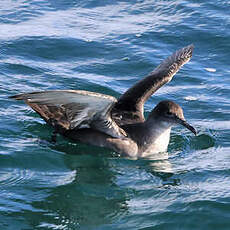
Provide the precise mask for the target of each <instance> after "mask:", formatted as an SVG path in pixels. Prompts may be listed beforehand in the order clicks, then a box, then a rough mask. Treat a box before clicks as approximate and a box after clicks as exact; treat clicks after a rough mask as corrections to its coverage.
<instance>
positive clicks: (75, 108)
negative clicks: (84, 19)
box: [11, 45, 196, 156]
mask: <svg viewBox="0 0 230 230" xmlns="http://www.w3.org/2000/svg"><path fill="white" fill-rule="evenodd" d="M192 51H193V45H190V46H187V47H185V48H182V49H180V50H178V51H177V52H175V53H174V54H172V55H171V56H170V57H168V58H167V59H165V60H164V61H163V62H162V63H161V64H160V65H159V66H158V67H157V68H156V69H155V70H154V71H153V72H151V73H150V74H149V75H148V76H147V77H146V78H144V79H142V80H140V81H139V82H137V83H136V84H135V85H134V86H133V87H131V88H130V89H128V90H127V91H126V92H125V93H124V94H123V95H122V96H121V97H120V98H119V99H118V100H117V99H116V98H114V97H112V96H108V95H104V94H100V93H94V92H88V91H82V90H53V91H44V92H33V93H25V94H20V95H16V96H12V97H11V98H14V99H16V100H23V101H24V102H25V103H26V104H28V105H29V106H30V107H31V108H32V109H34V110H35V111H36V112H37V113H38V114H39V115H40V116H41V117H42V118H43V119H44V120H45V121H46V122H47V123H48V124H49V125H51V126H52V127H53V128H54V130H55V132H58V133H60V134H62V135H64V136H66V137H68V138H71V139H73V140H75V141H78V142H83V143H87V144H91V145H97V146H101V147H107V148H110V149H113V150H114V151H116V152H119V153H122V154H126V155H129V156H145V155H148V154H151V153H154V152H161V151H166V150H167V146H168V142H169V138H170V130H171V127H172V126H174V125H176V124H181V125H183V126H185V127H186V128H188V129H189V130H190V131H192V132H193V133H194V134H196V131H195V129H194V128H193V127H192V126H190V125H189V124H188V123H187V122H186V121H185V119H184V115H183V111H182V108H181V107H180V106H179V105H177V104H176V103H174V102H172V101H162V102H160V103H159V104H158V105H157V106H156V107H155V108H154V109H153V110H152V112H151V113H150V114H149V117H148V118H147V120H145V118H144V103H145V101H146V100H147V99H148V98H149V97H150V96H151V95H152V94H153V93H154V92H156V91H157V90H158V89H159V88H160V87H161V86H163V85H164V84H166V83H167V82H169V81H170V80H171V79H172V77H173V76H174V75H175V73H176V72H177V71H178V70H179V69H180V67H181V66H182V65H184V64H185V63H186V62H188V61H189V60H190V58H191V57H192Z"/></svg>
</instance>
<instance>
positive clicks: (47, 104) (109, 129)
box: [10, 90, 126, 137]
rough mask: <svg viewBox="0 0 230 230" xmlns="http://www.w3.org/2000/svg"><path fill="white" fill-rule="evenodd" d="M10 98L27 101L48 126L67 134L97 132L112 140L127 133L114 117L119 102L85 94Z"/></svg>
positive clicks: (54, 92) (46, 93)
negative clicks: (85, 129) (113, 113)
mask: <svg viewBox="0 0 230 230" xmlns="http://www.w3.org/2000/svg"><path fill="white" fill-rule="evenodd" d="M10 98H14V99H16V100H24V101H25V103H26V104H28V105H29V106H30V107H31V108H32V109H34V110H35V111H36V112H37V113H38V114H39V115H40V116H41V117H42V118H43V119H44V120H45V121H46V122H47V123H48V124H50V125H51V126H53V127H54V128H56V129H57V130H59V131H60V130H61V131H66V130H72V129H81V128H93V129H96V130H99V131H101V132H104V133H106V134H108V135H110V136H112V137H124V136H126V133H125V131H124V130H123V129H121V128H120V127H119V126H118V125H117V124H116V123H115V122H114V121H113V120H112V119H111V116H110V112H111V108H112V107H113V105H114V103H115V102H116V101H117V100H116V98H114V97H112V96H108V95H104V94H99V93H94V92H88V91H82V90H52V91H43V92H33V93H25V94H20V95H15V96H12V97H10Z"/></svg>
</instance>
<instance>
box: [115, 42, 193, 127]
mask: <svg viewBox="0 0 230 230" xmlns="http://www.w3.org/2000/svg"><path fill="white" fill-rule="evenodd" d="M193 48H194V46H193V45H189V46H187V47H184V48H182V49H180V50H178V51H176V52H175V53H173V54H172V55H171V56H170V57H168V58H166V59H165V60H164V61H162V62H161V64H160V65H159V66H158V67H157V68H156V69H154V70H153V72H151V73H150V74H149V75H148V76H147V77H145V78H144V79H142V80H140V81H138V82H137V83H136V84H135V85H134V86H133V87H131V88H130V89H128V90H127V91H126V92H125V93H124V94H123V95H122V96H121V97H120V99H119V100H118V102H117V103H116V104H115V105H114V108H113V110H112V115H113V117H114V119H115V120H116V121H117V122H118V123H120V124H127V123H135V122H143V121H144V115H143V112H144V103H145V102H146V100H147V99H148V98H149V97H150V96H151V95H152V94H153V93H154V92H156V91H157V90H158V89H159V88H160V87H162V86H163V85H164V84H166V83H168V82H169V81H171V79H172V77H173V76H174V75H175V74H176V72H177V71H178V70H179V69H180V67H182V66H183V65H184V64H185V63H187V62H188V61H189V60H190V58H191V57H192V52H193ZM119 117H120V120H119Z"/></svg>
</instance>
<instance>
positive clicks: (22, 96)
mask: <svg viewBox="0 0 230 230" xmlns="http://www.w3.org/2000/svg"><path fill="white" fill-rule="evenodd" d="M24 96H25V94H17V95H13V96H9V97H8V98H9V99H14V100H24Z"/></svg>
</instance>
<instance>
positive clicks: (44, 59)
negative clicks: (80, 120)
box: [0, 0, 230, 230]
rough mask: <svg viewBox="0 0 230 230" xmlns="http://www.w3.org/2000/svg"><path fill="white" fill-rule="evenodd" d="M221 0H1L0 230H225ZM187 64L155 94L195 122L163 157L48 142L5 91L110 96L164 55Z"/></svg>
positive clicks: (226, 28) (229, 36) (227, 142)
mask: <svg viewBox="0 0 230 230" xmlns="http://www.w3.org/2000/svg"><path fill="white" fill-rule="evenodd" d="M229 13H230V1H229V0H226V1H225V0H222V1H220V0H211V1H201V0H196V1H195V0H189V1H185V0H174V1H169V0H158V1H153V0H133V1H125V0H124V1H113V0H110V1H107V0H104V1H100V0H99V1H95V0H84V1H81V0H78V1H76V0H68V1H66V0H57V1H55V0H46V1H45V0H32V1H28V0H2V1H1V3H0V47H1V48H0V191H1V193H0V194H1V195H0V229H1V230H18V229H20V230H21V229H23V230H29V229H38V230H41V229H42V230H45V229H53V230H54V229H65V230H67V229H82V230H108V229H110V230H118V229H122V230H123V229H125V230H137V229H138V230H163V229H165V230H168V229H170V230H190V229H191V230H194V229H196V230H198V229H201V230H204V229H205V230H212V229H213V230H216V229H221V230H225V229H226V230H229V229H230V121H229V119H230V15H229ZM191 43H192V44H194V46H195V49H194V54H193V57H192V59H191V61H190V62H189V63H188V64H186V65H184V66H183V68H182V69H181V70H180V71H179V72H178V73H177V74H176V76H175V77H174V79H173V81H172V82H170V83H169V84H167V85H166V86H164V87H162V88H161V89H160V90H159V91H158V92H157V93H156V94H155V95H153V96H152V97H151V98H150V99H149V101H148V102H147V103H146V105H145V111H146V116H147V115H148V113H149V112H150V111H151V110H152V108H153V107H154V106H155V105H156V104H157V103H158V102H159V101H160V100H164V99H169V100H174V101H175V102H176V103H178V104H180V105H181V106H182V108H183V109H184V114H185V117H186V119H187V120H188V121H189V122H190V123H191V124H192V125H193V126H195V127H196V129H197V130H198V135H197V136H194V135H193V134H192V133H191V132H189V131H188V130H186V129H184V128H183V127H176V128H174V129H173V130H172V133H171V141H170V145H169V149H168V153H162V154H156V155H154V156H152V157H151V158H145V159H137V160H134V159H129V158H125V157H120V156H118V155H117V154H116V153H114V152H112V151H110V150H107V149H103V148H95V147H92V146H87V145H82V144H77V143H71V142H69V141H68V140H66V139H64V138H62V137H58V141H57V143H56V144H52V143H51V142H50V136H51V133H52V129H51V128H50V127H49V126H48V125H46V124H45V122H44V121H43V120H42V119H41V118H40V117H39V116H38V115H37V114H36V113H35V112H34V111H32V110H31V109H30V108H29V107H28V106H26V105H25V104H24V103H23V102H19V101H14V100H10V99H8V96H11V95H14V94H17V93H23V92H31V91H39V90H51V89H80V90H90V91H95V92H100V93H105V94H110V95H113V96H115V97H117V98H118V97H119V96H120V95H121V94H122V93H123V92H124V91H125V90H127V89H128V88H129V87H130V86H132V85H133V84H134V83H135V82H136V81H138V80H139V79H141V78H142V77H144V76H146V75H147V74H148V73H149V72H151V71H152V70H153V69H154V68H155V67H156V66H157V65H158V64H159V63H160V62H161V61H162V60H163V59H164V58H166V57H167V56H168V55H171V54H172V53H173V52H174V51H176V50H177V49H179V48H182V47H184V46H186V45H189V44H191Z"/></svg>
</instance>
